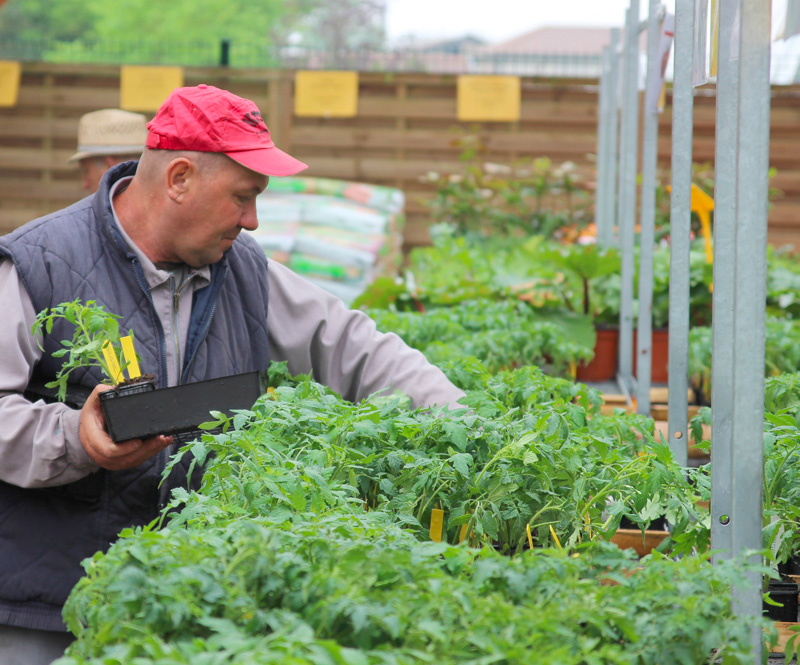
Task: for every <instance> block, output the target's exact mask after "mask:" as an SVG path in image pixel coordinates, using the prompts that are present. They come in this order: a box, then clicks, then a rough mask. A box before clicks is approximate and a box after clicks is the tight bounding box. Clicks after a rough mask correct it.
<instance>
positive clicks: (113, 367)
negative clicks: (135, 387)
mask: <svg viewBox="0 0 800 665" xmlns="http://www.w3.org/2000/svg"><path fill="white" fill-rule="evenodd" d="M121 318H122V317H120V316H118V315H116V314H112V313H111V312H109V311H108V310H106V308H105V307H103V306H102V305H98V304H97V302H95V301H94V300H89V301H87V302H86V303H83V302H81V301H80V300H74V301H73V302H68V303H61V304H60V305H56V306H55V307H51V308H49V309H45V310H43V311H42V312H39V314H38V315H37V317H36V321H35V322H34V324H33V333H34V334H35V335H41V334H42V332H43V331H44V332H46V333H47V334H50V333H51V332H52V330H53V324H54V322H55V321H56V319H66V320H67V321H69V322H70V323H72V324H73V325H74V326H75V333H74V334H73V336H72V339H71V340H68V339H65V340H61V346H62V347H63V348H62V349H59V350H58V351H56V352H55V353H53V356H55V357H56V358H61V357H64V356H67V360H66V362H64V364H63V365H62V366H61V369H60V370H59V372H58V374H57V375H56V378H55V380H54V381H51V382H49V383H47V384H46V386H47V387H48V388H57V389H58V399H59V400H62V401H63V400H64V398H65V397H66V394H67V384H68V381H69V375H70V374H71V373H72V371H73V370H75V369H77V368H79V367H92V366H96V367H99V368H100V370H101V371H102V372H103V374H104V376H105V377H106V378H105V380H104V383H109V384H111V385H114V386H118V385H119V384H122V383H124V382H125V380H124V377H123V374H122V370H123V369H127V370H128V375H129V376H130V379H129V381H130V382H140V381H147V380H148V379H152V377H148V376H141V375H140V372H139V363H138V359H137V357H136V353H135V351H134V349H133V331H132V330H131V331H129V335H128V336H125V337H121V336H120V333H119V319H121ZM40 346H41V345H40Z"/></svg>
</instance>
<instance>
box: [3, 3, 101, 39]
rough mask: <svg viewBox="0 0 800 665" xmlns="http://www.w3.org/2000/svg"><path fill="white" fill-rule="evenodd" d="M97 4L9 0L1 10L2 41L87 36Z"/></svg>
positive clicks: (94, 17)
mask: <svg viewBox="0 0 800 665" xmlns="http://www.w3.org/2000/svg"><path fill="white" fill-rule="evenodd" d="M95 4H96V3H92V2H86V1H85V0H82V1H78V0H61V1H60V2H55V3H54V2H50V1H49V0H8V1H7V2H6V3H5V4H4V5H3V8H2V11H0V40H3V41H6V40H31V41H39V40H64V41H71V40H73V39H79V38H81V37H83V36H84V35H85V34H86V33H87V32H88V31H89V30H91V26H92V25H93V23H94V21H95V19H96V16H95V12H94V5H95Z"/></svg>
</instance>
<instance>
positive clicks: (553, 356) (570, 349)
mask: <svg viewBox="0 0 800 665" xmlns="http://www.w3.org/2000/svg"><path fill="white" fill-rule="evenodd" d="M368 314H369V315H370V316H371V317H372V318H373V319H374V320H375V322H376V324H377V326H378V328H379V330H381V331H383V332H393V333H396V334H397V335H399V336H400V337H401V338H402V339H403V340H404V341H405V342H406V344H408V345H409V346H412V347H414V348H416V349H419V350H420V351H422V352H423V353H424V354H425V355H426V357H427V358H428V359H429V360H430V361H431V362H432V363H433V364H435V365H441V364H442V363H445V362H447V361H449V360H451V359H459V358H465V357H473V356H474V357H475V358H478V359H480V361H481V362H482V363H484V365H485V366H486V367H487V369H488V370H489V371H490V372H492V373H494V372H497V371H500V370H502V369H510V368H512V367H521V366H524V365H539V366H544V365H546V366H547V367H548V368H549V371H550V372H551V373H553V374H556V375H561V376H565V375H568V374H569V373H570V368H571V366H572V365H574V364H576V363H578V362H580V361H581V360H585V359H588V357H589V356H590V354H591V349H592V346H593V344H594V338H593V328H592V325H591V321H590V320H589V319H588V318H587V317H578V316H572V317H569V318H570V319H571V320H570V321H569V324H568V325H560V323H562V322H565V320H566V318H567V317H566V316H561V317H558V318H557V319H556V320H553V318H552V317H550V318H547V317H542V316H540V315H539V314H538V312H537V311H536V310H535V309H533V308H532V307H530V306H529V305H528V304H527V303H525V302H521V301H519V300H517V301H513V300H510V301H491V300H474V301H463V302H461V303H459V304H458V305H454V306H451V307H434V308H431V309H428V310H426V311H425V313H415V312H398V311H396V310H392V309H384V310H381V309H376V310H368Z"/></svg>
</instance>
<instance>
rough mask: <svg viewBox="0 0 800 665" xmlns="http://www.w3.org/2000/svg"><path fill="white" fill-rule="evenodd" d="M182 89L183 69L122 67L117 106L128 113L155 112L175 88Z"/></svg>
mask: <svg viewBox="0 0 800 665" xmlns="http://www.w3.org/2000/svg"><path fill="white" fill-rule="evenodd" d="M180 87H183V67H142V66H138V65H122V69H121V70H120V79H119V106H120V108H123V109H126V110H128V111H156V110H158V107H159V106H161V104H162V103H163V102H164V100H165V99H166V98H167V95H169V93H171V92H172V91H173V90H174V89H175V88H180Z"/></svg>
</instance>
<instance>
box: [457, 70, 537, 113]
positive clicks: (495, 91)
mask: <svg viewBox="0 0 800 665" xmlns="http://www.w3.org/2000/svg"><path fill="white" fill-rule="evenodd" d="M457 88H458V93H457V95H458V96H457V112H456V115H457V117H458V119H459V120H461V121H467V122H469V121H474V122H481V121H484V122H516V121H517V120H519V118H520V108H521V100H520V98H521V94H522V93H521V89H522V87H521V84H520V78H519V76H474V75H464V76H459V77H458V85H457Z"/></svg>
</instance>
